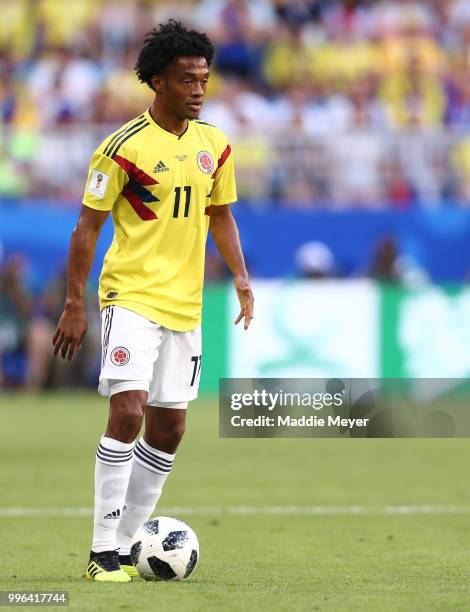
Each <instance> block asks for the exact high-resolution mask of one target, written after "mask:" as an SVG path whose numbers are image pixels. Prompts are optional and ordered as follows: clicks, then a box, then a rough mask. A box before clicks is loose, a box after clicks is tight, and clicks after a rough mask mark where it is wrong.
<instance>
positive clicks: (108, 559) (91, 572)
mask: <svg viewBox="0 0 470 612" xmlns="http://www.w3.org/2000/svg"><path fill="white" fill-rule="evenodd" d="M85 578H88V580H95V581H96V582H130V579H131V578H130V576H129V574H128V573H127V572H125V571H124V570H123V569H122V568H121V565H120V563H119V554H118V551H117V550H105V551H104V552H99V553H96V552H93V551H91V552H90V560H89V562H88V567H87V569H86V574H85Z"/></svg>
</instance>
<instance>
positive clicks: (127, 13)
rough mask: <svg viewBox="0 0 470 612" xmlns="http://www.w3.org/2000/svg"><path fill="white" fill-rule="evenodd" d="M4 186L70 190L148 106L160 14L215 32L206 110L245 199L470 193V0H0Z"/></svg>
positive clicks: (463, 199)
mask: <svg viewBox="0 0 470 612" xmlns="http://www.w3.org/2000/svg"><path fill="white" fill-rule="evenodd" d="M1 9H2V26H1V28H0V100H1V102H0V113H1V126H2V127H1V134H2V138H1V157H0V159H1V161H0V195H1V196H3V197H4V198H5V197H8V198H10V199H11V200H12V201H14V200H15V199H17V198H22V197H31V196H34V197H38V196H39V197H41V196H42V197H47V198H51V197H52V198H54V199H55V200H56V201H57V200H58V201H61V202H62V203H64V202H70V203H74V204H76V203H77V201H79V199H80V197H81V193H82V189H83V181H84V177H85V172H86V168H87V164H88V161H89V156H90V152H91V150H92V149H93V148H94V147H95V146H96V145H97V144H98V142H99V141H100V139H101V138H102V137H104V136H105V135H106V134H108V133H109V131H110V130H112V129H114V128H115V127H117V126H119V125H120V124H121V123H123V122H125V121H127V120H128V119H129V118H130V117H133V116H135V115H137V114H138V113H140V112H141V111H142V109H143V108H145V107H146V106H147V105H149V103H150V101H151V99H152V92H151V91H150V90H149V89H148V88H147V87H146V86H144V85H141V84H139V83H138V82H137V79H136V77H135V76H134V74H133V65H134V62H135V59H136V55H137V52H138V49H139V47H140V45H141V43H142V39H143V36H144V34H145V32H147V31H148V30H150V29H151V28H152V27H153V26H155V25H156V24H158V23H159V22H162V21H165V20H166V19H168V18H169V17H174V18H176V19H181V20H182V21H183V22H184V23H186V24H188V25H193V26H194V27H197V28H199V29H202V30H204V31H206V32H207V33H208V34H209V35H210V36H211V37H212V38H213V40H214V42H215V44H216V46H217V59H216V63H215V67H214V73H213V76H212V78H211V83H210V95H209V98H208V100H207V103H206V106H205V109H204V118H205V119H206V120H207V121H209V122H212V123H215V124H216V125H219V126H220V127H221V128H222V129H224V130H225V131H226V132H227V133H228V134H229V136H230V138H231V140H232V141H233V143H234V150H235V153H236V155H237V158H238V175H239V177H238V180H239V190H240V195H241V196H242V197H243V198H244V199H246V200H247V201H248V200H249V203H250V205H253V206H259V207H263V206H268V205H269V206H271V205H281V206H289V207H296V208H304V209H309V208H314V209H319V208H320V209H322V208H329V209H342V208H348V207H349V208H350V207H362V208H368V209H377V208H384V207H394V208H397V209H406V208H410V207H413V206H423V207H437V206H440V205H443V203H444V202H446V203H447V204H448V205H449V203H452V205H453V206H461V207H466V206H469V205H470V138H469V131H470V2H469V1H468V0H427V1H425V0H394V1H391V0H377V1H372V0H343V1H339V0H273V1H269V0H202V1H199V2H196V1H188V0H182V1H180V2H170V1H168V0H160V1H158V0H138V1H130V0H2V1H1Z"/></svg>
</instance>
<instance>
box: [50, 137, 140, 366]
mask: <svg viewBox="0 0 470 612" xmlns="http://www.w3.org/2000/svg"><path fill="white" fill-rule="evenodd" d="M112 139H113V136H112V135H111V136H110V137H109V138H108V139H107V140H105V142H104V143H103V144H102V145H101V146H100V147H99V148H98V149H97V151H96V152H95V154H94V155H93V157H92V159H91V164H90V170H89V172H88V180H87V186H86V188H85V195H84V198H83V204H84V206H83V207H82V209H81V212H80V216H79V218H78V223H77V225H76V227H75V229H74V231H73V233H72V240H71V244H70V253H69V259H68V265H67V295H66V298H65V307H64V312H63V313H62V316H61V317H60V320H59V323H58V325H57V329H56V332H55V334H54V338H53V340H52V343H53V347H54V348H53V354H54V356H57V355H58V354H59V351H60V355H61V357H62V358H63V359H68V361H70V360H71V359H72V358H73V356H74V354H75V353H76V351H77V350H78V349H79V348H80V346H81V343H82V341H83V338H84V336H85V334H86V331H87V326H88V325H87V317H86V310H85V300H84V294H85V287H86V283H87V280H88V275H89V273H90V268H91V264H92V263H93V258H94V256H95V250H96V242H97V240H98V237H99V235H100V231H101V228H102V227H103V223H104V222H105V221H106V218H107V216H108V215H109V211H110V210H112V208H113V206H114V204H115V203H116V200H117V198H118V197H119V194H120V193H121V191H122V189H123V187H124V185H125V184H126V183H127V181H128V180H129V177H128V176H127V174H126V173H125V172H124V170H123V169H122V168H121V167H120V166H119V165H118V164H117V163H116V162H115V161H114V160H113V159H112V157H110V156H109V155H108V154H107V151H108V149H107V145H108V143H109V142H110V140H112Z"/></svg>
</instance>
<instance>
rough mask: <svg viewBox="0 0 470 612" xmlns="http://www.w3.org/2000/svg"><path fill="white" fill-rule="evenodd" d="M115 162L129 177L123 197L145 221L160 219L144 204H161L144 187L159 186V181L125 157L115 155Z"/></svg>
mask: <svg viewBox="0 0 470 612" xmlns="http://www.w3.org/2000/svg"><path fill="white" fill-rule="evenodd" d="M113 160H114V161H115V162H116V163H117V164H119V165H120V166H121V168H122V169H123V170H124V172H125V173H126V174H127V176H128V177H129V182H128V183H127V185H126V186H125V187H124V189H123V190H122V195H123V196H124V197H125V198H126V200H127V201H128V202H129V204H130V205H131V206H132V208H133V209H134V210H135V212H136V213H137V215H138V216H139V217H140V218H141V219H142V220H143V221H153V220H154V219H158V217H157V215H156V214H155V213H154V212H153V210H152V209H150V208H149V207H148V206H146V205H145V204H144V202H145V203H147V204H150V203H152V202H159V199H158V198H157V197H155V196H154V195H153V194H152V193H151V191H149V190H148V189H145V187H144V185H147V186H148V185H158V181H157V180H155V179H154V178H153V177H151V176H149V175H148V174H146V173H145V172H144V171H143V170H141V169H140V168H138V167H137V166H136V165H135V164H134V163H133V162H131V161H129V160H128V159H126V158H125V157H121V156H120V155H113Z"/></svg>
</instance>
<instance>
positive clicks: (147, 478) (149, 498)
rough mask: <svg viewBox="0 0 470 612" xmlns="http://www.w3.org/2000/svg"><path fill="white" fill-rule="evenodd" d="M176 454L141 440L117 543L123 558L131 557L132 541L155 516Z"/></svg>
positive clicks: (117, 535)
mask: <svg viewBox="0 0 470 612" xmlns="http://www.w3.org/2000/svg"><path fill="white" fill-rule="evenodd" d="M174 458H175V456H174V455H170V454H169V453H164V452H163V451H159V450H157V449H156V448H152V447H151V446H150V445H149V444H147V442H145V440H144V439H143V438H141V439H140V440H139V441H138V442H137V444H136V447H135V450H134V462H133V464H132V472H131V476H130V478H129V486H128V487H127V492H126V500H125V502H124V508H123V511H122V516H121V520H120V521H119V525H118V529H117V534H116V541H117V545H118V546H119V554H120V555H128V554H129V552H130V549H131V543H132V538H133V537H134V535H135V534H136V532H137V530H138V529H139V527H140V526H141V525H142V524H143V523H145V521H148V519H149V518H150V517H151V516H152V512H153V511H154V508H155V505H156V503H157V502H158V500H159V499H160V495H161V493H162V488H163V485H164V483H165V480H166V479H167V477H168V474H169V473H170V471H171V468H172V465H173V459H174Z"/></svg>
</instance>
